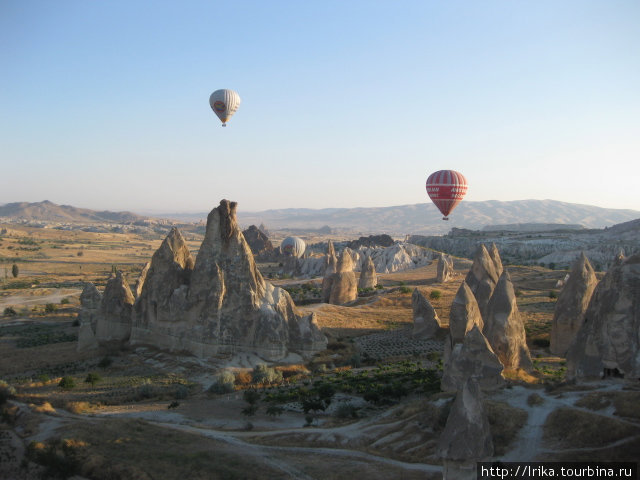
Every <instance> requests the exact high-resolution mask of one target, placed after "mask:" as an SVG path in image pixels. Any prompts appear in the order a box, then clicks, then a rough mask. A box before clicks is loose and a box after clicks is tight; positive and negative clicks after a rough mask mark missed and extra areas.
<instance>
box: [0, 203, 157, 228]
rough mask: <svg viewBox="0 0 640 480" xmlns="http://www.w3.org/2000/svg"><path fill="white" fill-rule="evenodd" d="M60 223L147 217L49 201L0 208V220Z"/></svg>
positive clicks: (140, 219)
mask: <svg viewBox="0 0 640 480" xmlns="http://www.w3.org/2000/svg"><path fill="white" fill-rule="evenodd" d="M3 217H4V218H10V219H12V220H27V221H46V222H61V223H133V222H138V221H143V220H146V219H147V218H148V217H144V216H142V215H137V214H135V213H131V212H109V211H107V210H105V211H101V212H98V211H95V210H89V209H87V208H76V207H72V206H71V205H57V204H55V203H53V202H50V201H49V200H45V201H43V202H36V203H28V202H15V203H7V204H5V205H2V206H0V218H3Z"/></svg>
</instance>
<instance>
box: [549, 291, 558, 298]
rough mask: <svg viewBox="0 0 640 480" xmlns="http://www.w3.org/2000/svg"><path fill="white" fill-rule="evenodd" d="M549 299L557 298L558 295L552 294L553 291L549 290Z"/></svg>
mask: <svg viewBox="0 0 640 480" xmlns="http://www.w3.org/2000/svg"><path fill="white" fill-rule="evenodd" d="M549 298H551V299H554V298H558V294H557V293H556V292H554V291H553V290H551V291H550V292H549Z"/></svg>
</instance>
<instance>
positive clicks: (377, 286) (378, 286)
mask: <svg viewBox="0 0 640 480" xmlns="http://www.w3.org/2000/svg"><path fill="white" fill-rule="evenodd" d="M383 288H384V287H383V286H382V285H380V284H377V285H376V290H382V289H383Z"/></svg>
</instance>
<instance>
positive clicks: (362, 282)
mask: <svg viewBox="0 0 640 480" xmlns="http://www.w3.org/2000/svg"><path fill="white" fill-rule="evenodd" d="M377 284H378V276H377V275H376V267H375V265H374V264H373V261H372V260H371V258H370V257H368V258H367V259H366V260H365V262H364V264H363V266H362V271H361V272H360V279H359V280H358V289H363V290H364V289H365V288H375V287H376V285H377Z"/></svg>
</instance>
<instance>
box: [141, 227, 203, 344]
mask: <svg viewBox="0 0 640 480" xmlns="http://www.w3.org/2000/svg"><path fill="white" fill-rule="evenodd" d="M193 265H194V261H193V257H192V256H191V252H190V251H189V248H188V247H187V244H186V242H185V240H184V237H183V236H182V234H181V233H180V231H179V230H178V229H177V228H172V229H171V231H170V232H169V234H168V235H167V237H166V238H165V239H164V241H163V242H162V244H161V245H160V248H158V250H156V251H155V253H154V254H153V257H151V262H150V265H149V268H148V270H147V274H146V276H145V280H144V282H143V283H142V287H141V288H140V294H139V296H138V300H137V302H136V305H135V322H134V323H135V326H134V329H135V327H142V328H148V327H149V326H150V325H157V324H158V323H159V322H172V321H175V320H179V318H176V314H178V312H184V311H185V310H186V307H187V303H186V296H187V290H188V288H189V283H190V280H191V274H192V271H193ZM133 339H136V335H135V333H134V335H133Z"/></svg>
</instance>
